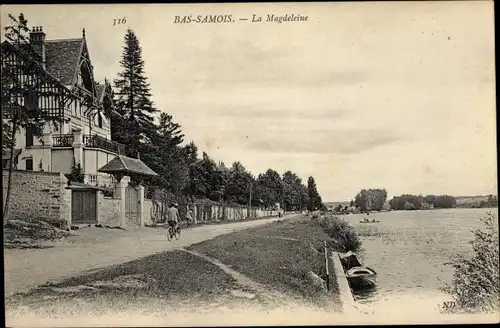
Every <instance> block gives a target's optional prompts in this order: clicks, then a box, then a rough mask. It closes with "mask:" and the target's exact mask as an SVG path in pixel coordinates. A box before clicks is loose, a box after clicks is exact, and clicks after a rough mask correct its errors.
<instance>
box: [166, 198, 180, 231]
mask: <svg viewBox="0 0 500 328" xmlns="http://www.w3.org/2000/svg"><path fill="white" fill-rule="evenodd" d="M178 207H179V204H177V203H173V204H172V205H170V207H169V209H168V211H167V222H168V225H169V226H170V227H174V229H175V231H177V229H179V210H178V209H177V208H178Z"/></svg>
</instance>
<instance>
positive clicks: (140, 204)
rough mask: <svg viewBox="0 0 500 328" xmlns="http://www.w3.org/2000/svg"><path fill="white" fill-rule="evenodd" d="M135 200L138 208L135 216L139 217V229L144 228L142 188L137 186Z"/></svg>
mask: <svg viewBox="0 0 500 328" xmlns="http://www.w3.org/2000/svg"><path fill="white" fill-rule="evenodd" d="M137 198H138V208H137V210H138V211H137V212H138V213H137V215H139V222H140V223H141V227H144V186H143V185H138V186H137Z"/></svg>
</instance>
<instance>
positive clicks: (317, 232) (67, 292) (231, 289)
mask: <svg viewBox="0 0 500 328" xmlns="http://www.w3.org/2000/svg"><path fill="white" fill-rule="evenodd" d="M181 240H182V237H181ZM323 240H325V235H324V232H323V231H322V229H321V228H320V227H318V226H317V225H316V224H314V223H313V222H312V221H311V220H310V219H308V218H304V217H302V216H297V217H294V218H290V219H286V220H279V221H277V222H274V223H271V224H268V225H265V226H261V227H257V228H250V229H248V230H244V231H239V232H234V233H229V234H226V235H223V236H218V237H215V238H214V239H211V240H206V241H203V242H201V243H199V244H196V245H192V246H185V248H180V249H176V250H172V251H170V252H162V253H158V254H154V255H150V256H146V257H143V258H140V259H137V260H134V261H130V262H127V263H123V264H119V265H114V266H111V267H107V268H104V269H100V270H97V271H94V272H88V273H84V274H80V275H76V276H75V277H73V278H69V279H65V280H62V281H60V282H56V283H50V284H45V285H42V286H39V287H38V288H36V289H33V290H31V291H30V292H29V293H25V294H17V295H14V296H12V297H9V298H7V299H6V313H7V316H8V318H10V319H11V320H16V318H17V320H21V321H20V322H22V318H23V316H25V315H28V314H29V315H31V316H33V315H38V316H39V317H47V316H49V317H51V318H55V319H64V318H67V317H75V316H87V317H88V316H101V317H102V316H104V317H109V315H112V314H116V313H125V312H128V313H138V312H140V313H143V314H147V315H157V314H164V313H165V312H169V313H170V312H175V313H178V312H186V311H187V312H189V313H214V311H215V312H219V311H222V312H224V311H230V310H233V309H242V308H249V309H254V310H256V311H270V310H273V309H278V308H279V309H283V308H294V307H302V308H304V307H306V308H311V309H317V310H319V309H320V310H322V311H325V310H335V309H339V304H338V295H337V294H336V281H335V279H334V278H333V277H332V279H331V280H330V287H331V288H330V292H326V291H325V286H324V285H323V284H322V283H321V279H320V278H319V277H321V276H324V272H323V270H324V263H325V262H324V254H322V253H320V251H321V248H322V242H323ZM318 276H319V277H318ZM103 320H104V319H103ZM18 322H19V321H18ZM106 323H107V322H106ZM11 324H12V322H11Z"/></svg>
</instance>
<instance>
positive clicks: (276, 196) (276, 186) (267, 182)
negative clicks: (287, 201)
mask: <svg viewBox="0 0 500 328" xmlns="http://www.w3.org/2000/svg"><path fill="white" fill-rule="evenodd" d="M255 189H256V192H255V194H256V195H257V196H258V197H259V198H260V199H262V201H263V203H264V204H263V205H264V206H265V207H267V208H271V207H274V206H275V205H276V204H277V203H280V204H282V203H283V195H284V190H283V182H282V181H281V177H280V175H279V173H278V172H276V171H275V170H273V169H268V170H267V171H266V172H265V173H264V174H259V176H258V178H257V181H256V188H255Z"/></svg>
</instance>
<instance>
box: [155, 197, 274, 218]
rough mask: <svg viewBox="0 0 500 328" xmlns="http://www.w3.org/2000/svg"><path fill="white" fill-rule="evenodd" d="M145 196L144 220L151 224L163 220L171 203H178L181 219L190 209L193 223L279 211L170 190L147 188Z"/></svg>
mask: <svg viewBox="0 0 500 328" xmlns="http://www.w3.org/2000/svg"><path fill="white" fill-rule="evenodd" d="M146 197H147V198H149V199H150V200H146V203H149V202H151V203H150V204H148V206H147V207H148V208H150V215H151V218H150V219H149V218H147V219H146V221H151V223H152V224H155V223H164V222H165V220H166V217H167V211H168V207H169V206H170V204H172V203H178V204H179V214H180V216H181V219H183V218H185V216H186V213H187V211H188V209H191V210H192V212H193V219H194V222H195V223H202V222H211V221H225V220H227V221H234V220H245V219H250V218H261V217H268V216H277V215H278V214H279V212H280V211H277V210H263V209H259V208H256V207H251V208H248V207H246V206H241V205H240V206H238V205H228V204H221V203H217V202H213V201H209V200H199V199H194V198H190V197H187V196H183V195H182V196H180V195H174V194H173V193H171V192H168V191H165V190H160V189H156V190H148V192H147V193H146ZM146 213H147V211H146Z"/></svg>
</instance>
